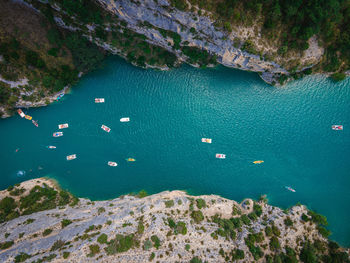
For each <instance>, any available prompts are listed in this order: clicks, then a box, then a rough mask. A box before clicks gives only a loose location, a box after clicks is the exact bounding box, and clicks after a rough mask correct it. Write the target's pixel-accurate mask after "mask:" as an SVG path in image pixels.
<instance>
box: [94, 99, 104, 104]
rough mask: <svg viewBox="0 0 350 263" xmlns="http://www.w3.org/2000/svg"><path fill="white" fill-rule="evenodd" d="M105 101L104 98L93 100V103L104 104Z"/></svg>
mask: <svg viewBox="0 0 350 263" xmlns="http://www.w3.org/2000/svg"><path fill="white" fill-rule="evenodd" d="M104 102H105V99H104V98H95V103H104Z"/></svg>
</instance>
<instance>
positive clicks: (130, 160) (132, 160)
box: [126, 157, 136, 162]
mask: <svg viewBox="0 0 350 263" xmlns="http://www.w3.org/2000/svg"><path fill="white" fill-rule="evenodd" d="M126 160H127V161H128V162H135V161H136V160H135V159H134V158H130V157H129V158H128V159H126Z"/></svg>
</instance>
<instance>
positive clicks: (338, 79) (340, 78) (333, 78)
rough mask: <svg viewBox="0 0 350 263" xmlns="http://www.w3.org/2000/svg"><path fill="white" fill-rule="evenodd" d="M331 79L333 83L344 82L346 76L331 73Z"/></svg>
mask: <svg viewBox="0 0 350 263" xmlns="http://www.w3.org/2000/svg"><path fill="white" fill-rule="evenodd" d="M331 78H332V80H334V81H341V80H344V79H345V78H346V75H345V73H340V72H338V73H333V74H332V75H331Z"/></svg>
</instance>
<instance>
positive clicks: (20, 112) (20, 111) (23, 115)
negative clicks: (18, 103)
mask: <svg viewBox="0 0 350 263" xmlns="http://www.w3.org/2000/svg"><path fill="white" fill-rule="evenodd" d="M17 112H18V114H19V116H21V117H22V118H24V117H25V116H26V115H25V114H24V112H23V111H22V110H21V109H18V110H17Z"/></svg>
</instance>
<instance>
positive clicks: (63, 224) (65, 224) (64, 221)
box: [61, 219, 73, 228]
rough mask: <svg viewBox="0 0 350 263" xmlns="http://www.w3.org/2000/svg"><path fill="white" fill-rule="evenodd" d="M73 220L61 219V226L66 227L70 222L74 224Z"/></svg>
mask: <svg viewBox="0 0 350 263" xmlns="http://www.w3.org/2000/svg"><path fill="white" fill-rule="evenodd" d="M72 223H73V222H72V221H71V220H69V219H63V220H62V221H61V227H62V228H65V227H66V226H68V225H70V224H72Z"/></svg>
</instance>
